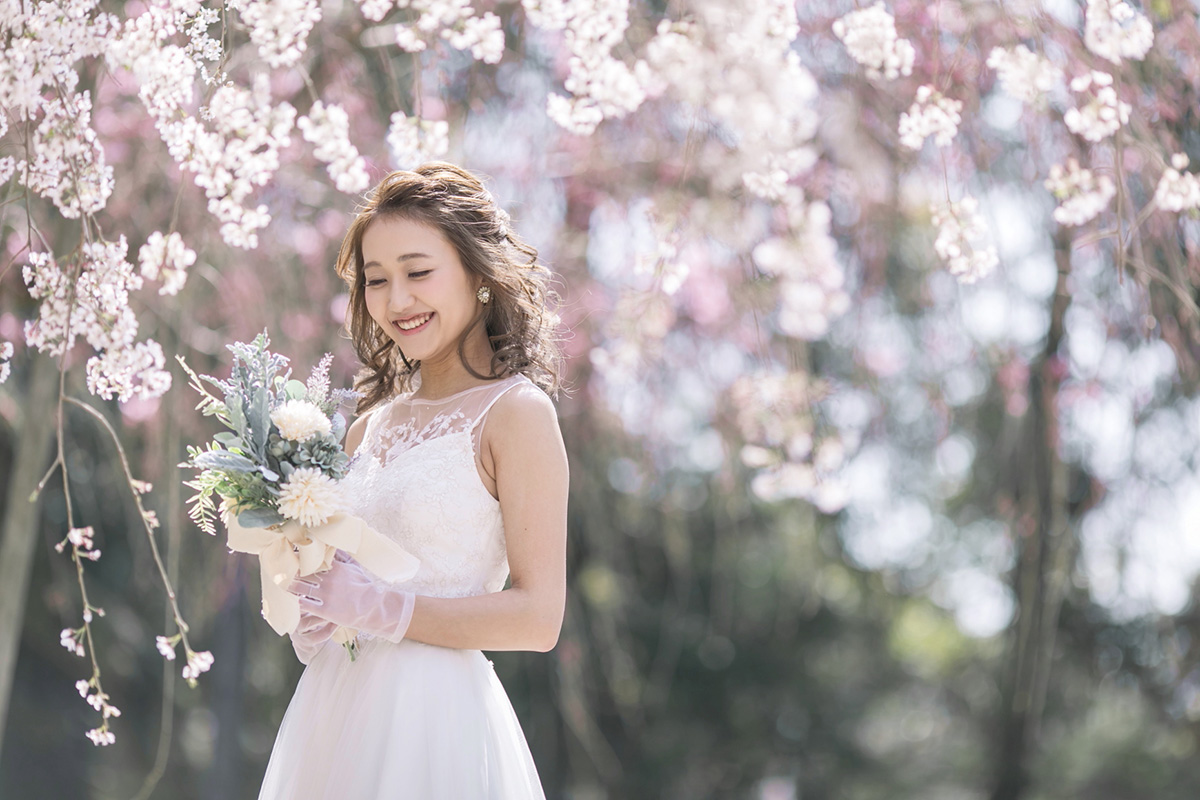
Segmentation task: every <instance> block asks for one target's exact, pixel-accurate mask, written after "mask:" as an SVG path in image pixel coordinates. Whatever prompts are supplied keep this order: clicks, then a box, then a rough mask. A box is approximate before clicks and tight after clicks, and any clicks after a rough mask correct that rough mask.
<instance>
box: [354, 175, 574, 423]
mask: <svg viewBox="0 0 1200 800" xmlns="http://www.w3.org/2000/svg"><path fill="white" fill-rule="evenodd" d="M396 218H399V219H407V220H411V221H413V222H420V223H424V224H426V225H429V226H431V227H433V228H435V229H436V230H438V231H440V232H441V233H442V235H443V236H445V237H446V239H447V240H448V241H449V242H450V244H452V245H453V246H454V249H455V250H456V251H457V252H458V257H459V260H461V261H462V265H463V267H464V268H465V269H466V271H467V274H468V275H473V276H475V277H477V278H478V279H479V280H480V281H481V282H482V283H483V285H485V286H487V287H489V288H490V289H491V301H490V302H488V303H487V304H486V305H481V312H480V314H479V315H478V316H477V317H476V318H475V320H474V322H472V323H471V324H470V325H468V326H467V329H466V330H465V331H463V335H462V337H461V338H460V339H459V341H458V355H459V358H461V359H462V361H463V366H465V367H466V368H467V371H468V372H470V373H471V374H472V375H474V376H475V377H477V378H483V379H487V380H496V379H499V378H506V377H508V376H510V375H515V374H518V373H520V374H523V375H526V376H527V377H529V379H530V380H532V381H533V382H534V383H535V384H537V385H538V386H539V387H541V388H542V389H543V390H544V391H545V392H546V393H547V394H551V395H553V394H554V393H555V392H556V391H557V390H558V386H559V362H560V358H561V355H560V352H559V348H558V341H557V336H556V328H557V323H558V318H557V316H556V315H555V314H554V313H553V312H552V311H551V309H550V308H549V307H548V304H549V303H550V302H551V301H553V300H554V299H555V295H554V293H553V292H552V291H551V289H550V288H549V286H548V282H549V278H550V272H549V270H547V269H546V267H545V266H543V265H542V264H539V263H538V259H537V250H536V249H535V248H533V247H532V246H530V245H529V244H527V243H526V242H524V241H523V240H522V239H521V238H520V237H519V236H517V234H516V233H515V232H514V231H513V229H512V227H511V222H510V220H509V216H508V214H507V213H505V212H504V211H503V210H502V209H500V208H499V207H498V206H497V205H496V204H495V202H494V201H493V200H492V196H491V194H489V193H488V190H487V189H486V188H484V186H483V184H482V183H481V182H480V181H479V179H478V178H476V177H475V176H474V175H472V174H471V173H469V172H467V171H466V170H464V169H462V168H460V167H456V166H454V165H453V164H447V163H445V162H442V161H434V162H430V163H427V164H424V165H422V166H420V167H417V169H415V170H413V171H412V172H408V171H403V170H401V171H396V172H393V173H391V174H390V175H388V176H387V177H386V178H384V179H383V180H382V181H380V182H379V185H378V186H376V187H375V188H374V189H373V190H372V191H371V192H370V194H368V195H367V199H366V202H365V203H364V204H363V205H361V206H360V207H359V208H358V214H357V216H356V217H355V218H354V221H353V222H352V223H350V229H349V230H348V231H347V232H346V237H345V238H344V239H343V240H342V247H341V251H340V252H339V253H338V260H337V273H338V275H339V276H341V278H342V279H343V280H344V281H346V285H347V286H348V287H349V288H350V305H349V308H348V309H347V312H346V330H347V331H348V332H349V334H350V338H351V340H352V341H353V342H354V350H355V352H356V353H357V355H358V357H359V359H360V360H361V361H362V363H363V366H364V369H363V371H362V372H360V373H359V375H358V376H357V377H356V378H355V381H354V388H355V389H357V390H358V391H360V392H362V397H361V398H360V399H359V401H358V408H357V412H358V413H360V414H361V413H362V412H364V411H367V410H368V409H370V408H373V407H374V406H375V405H377V404H378V403H380V402H382V401H383V400H386V399H387V398H388V397H390V396H391V395H393V394H395V393H397V392H405V391H409V390H411V389H412V388H413V386H412V382H413V376H414V375H415V374H416V371H417V369H418V368H419V367H420V366H421V363H420V361H410V360H409V359H408V358H406V357H405V356H404V353H403V352H401V350H400V348H399V347H398V346H397V344H396V343H395V342H394V341H392V339H391V337H389V336H388V335H387V333H385V332H384V330H383V329H382V328H380V326H379V325H378V324H377V323H376V322H375V320H374V319H372V318H371V315H370V313H369V312H368V311H367V301H366V294H365V288H366V280H365V278H364V276H363V254H362V238H363V234H364V233H365V232H366V230H367V227H368V226H370V224H371V223H372V222H374V221H375V220H376V219H396ZM480 324H482V325H484V326H485V330H486V331H487V336H488V341H489V342H490V343H491V347H492V361H491V365H490V372H491V374H489V375H481V374H480V373H478V372H476V371H475V369H474V368H473V367H472V366H471V365H470V364H468V363H467V360H466V357H465V355H464V352H463V349H464V347H465V345H466V341H467V336H468V335H469V334H470V333H471V331H473V330H474V329H475V327H476V326H477V325H480Z"/></svg>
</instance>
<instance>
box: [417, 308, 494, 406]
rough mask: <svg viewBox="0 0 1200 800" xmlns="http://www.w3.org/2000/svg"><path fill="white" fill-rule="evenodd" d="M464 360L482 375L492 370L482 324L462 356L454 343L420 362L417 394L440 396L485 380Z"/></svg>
mask: <svg viewBox="0 0 1200 800" xmlns="http://www.w3.org/2000/svg"><path fill="white" fill-rule="evenodd" d="M464 360H465V361H466V362H467V364H470V365H471V368H472V369H473V370H475V372H477V373H479V374H480V375H490V374H491V372H492V348H491V344H490V343H489V342H488V339H487V334H486V333H485V332H484V331H483V328H482V326H480V327H478V328H476V329H475V330H474V331H472V332H471V335H470V336H468V337H467V341H466V342H465V343H464V345H463V354H462V356H460V355H459V354H458V347H457V346H455V347H452V348H450V350H449V352H447V353H444V354H442V355H440V356H438V357H437V358H433V359H428V360H425V361H422V362H421V387H420V388H419V389H418V390H417V391H416V396H418V397H420V398H421V399H423V400H437V399H439V398H442V397H448V396H450V395H452V394H455V393H456V392H461V391H462V390H464V389H470V388H471V387H472V386H478V385H479V384H480V383H482V381H481V380H480V379H479V378H477V377H475V376H474V375H472V374H471V373H470V372H469V371H468V370H467V367H466V364H464V363H463V361H464Z"/></svg>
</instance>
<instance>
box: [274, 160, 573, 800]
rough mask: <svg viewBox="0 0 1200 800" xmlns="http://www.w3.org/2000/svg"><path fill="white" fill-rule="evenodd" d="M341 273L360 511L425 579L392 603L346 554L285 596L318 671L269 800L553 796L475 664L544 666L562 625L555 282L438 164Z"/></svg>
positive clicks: (345, 247)
mask: <svg viewBox="0 0 1200 800" xmlns="http://www.w3.org/2000/svg"><path fill="white" fill-rule="evenodd" d="M337 269H338V274H339V275H341V277H342V278H344V279H345V280H346V282H347V284H348V285H349V287H350V306H349V311H348V319H347V328H348V329H349V331H350V333H351V336H352V338H353V341H354V346H355V349H356V351H357V353H358V356H359V358H360V359H361V360H362V362H363V364H364V365H365V369H364V371H363V373H362V374H360V376H359V378H358V380H357V381H356V388H357V389H358V390H359V391H361V392H362V393H363V394H362V398H361V399H360V401H359V404H358V411H359V412H360V414H361V415H360V416H359V417H358V419H357V420H356V421H355V422H354V424H353V425H352V426H351V427H350V430H349V432H348V433H347V435H346V450H347V452H348V453H350V454H351V456H352V461H351V466H350V470H349V473H348V474H347V476H346V478H345V479H344V481H343V482H342V486H343V487H344V489H345V494H346V498H347V502H348V503H349V509H348V510H349V511H350V512H351V513H354V514H355V515H357V516H359V517H361V518H363V519H364V520H366V521H367V522H368V523H369V524H370V525H371V526H372V527H374V528H375V529H376V530H378V531H380V532H381V533H383V534H384V535H386V536H389V537H391V538H392V539H394V540H395V541H396V542H397V543H398V544H400V545H401V546H402V547H403V548H404V549H405V550H407V551H409V552H410V553H412V554H414V555H415V556H416V557H417V558H419V559H420V561H421V567H420V570H419V571H418V572H417V574H416V575H415V576H414V577H413V578H412V579H410V580H408V581H406V582H403V583H398V584H388V583H385V582H383V581H382V580H379V579H378V578H376V577H375V576H373V575H372V574H370V573H368V572H366V571H365V570H364V569H363V568H362V567H360V566H359V565H358V563H357V562H355V561H354V560H353V559H350V558H348V557H344V555H343V554H340V553H339V556H338V558H337V560H335V562H334V564H333V566H332V568H331V569H329V570H328V571H325V572H322V573H319V574H317V575H312V576H309V577H307V578H303V579H298V580H295V581H293V582H292V583H291V584H290V585H289V586H288V587H287V588H288V591H290V592H292V593H294V594H297V595H299V597H300V606H301V622H300V625H299V626H298V627H297V629H296V631H295V632H294V633H293V634H292V644H293V646H294V648H295V650H296V654H297V656H298V657H299V658H300V660H301V661H302V662H304V663H305V664H307V665H308V666H307V669H306V670H305V671H304V674H303V676H302V677H301V679H300V683H299V685H298V686H297V687H296V694H295V695H294V696H293V697H292V701H291V703H290V704H289V706H288V709H287V713H286V715H285V716H284V718H283V723H282V724H281V726H280V729H279V734H278V737H277V738H276V740H275V747H274V749H273V750H272V752H271V760H270V763H269V764H268V766H267V772H266V777H265V778H264V780H263V785H262V789H261V792H260V794H259V798H260V800H268V799H269V800H276V799H277V800H284V799H285V798H286V800H308V798H330V799H332V798H337V799H338V800H384V799H385V798H386V799H387V800H405V799H407V798H411V800H484V799H485V798H486V799H487V800H526V799H527V798H543V797H544V795H543V792H542V788H541V784H540V782H539V780H538V775H537V769H536V768H535V766H534V763H533V759H532V757H531V756H530V753H529V747H528V745H527V744H526V743H525V737H524V735H523V734H522V732H521V727H520V724H519V723H518V721H517V718H516V716H515V714H514V713H513V709H512V705H511V704H510V703H509V700H508V696H507V695H506V694H505V692H504V688H503V687H502V686H501V685H500V682H499V680H498V679H497V677H496V674H495V672H494V671H493V670H492V665H491V662H490V661H488V660H487V659H486V658H485V657H484V656H483V654H482V653H481V652H480V651H481V650H537V651H541V652H545V651H548V650H550V649H551V648H553V647H554V645H555V643H556V642H557V640H558V635H559V630H560V628H561V626H562V619H563V611H564V606H565V601H566V506H567V458H566V453H565V451H564V448H563V442H562V436H561V434H560V432H559V427H558V420H557V416H556V414H555V410H554V406H553V405H552V403H551V401H550V398H549V396H548V393H552V392H554V391H555V390H556V388H557V383H558V373H557V369H558V353H557V347H556V344H555V341H554V338H553V336H554V329H555V324H556V318H555V317H554V315H553V314H552V313H551V312H550V310H549V309H548V308H547V307H546V297H547V289H546V278H547V271H546V270H545V268H544V267H542V266H541V265H540V264H538V263H537V252H536V251H535V250H534V249H533V248H532V247H530V246H529V245H527V244H525V243H524V242H523V241H522V240H521V239H520V238H519V237H518V236H517V235H516V234H515V233H514V232H513V231H512V230H511V228H510V227H509V222H508V216H507V215H506V214H505V213H504V212H503V211H502V210H501V209H499V208H498V207H497V206H496V205H495V204H494V202H493V201H492V198H491V196H490V195H489V194H488V192H487V190H486V189H485V188H484V187H483V185H482V184H481V183H480V182H479V180H478V179H476V178H475V177H474V176H473V175H471V174H470V173H469V172H466V171H465V170H462V169H460V168H458V167H455V166H453V165H451V164H445V163H432V164H426V165H425V166H422V167H420V168H419V169H417V170H416V171H414V172H394V173H392V174H391V175H389V176H387V177H386V178H385V179H384V180H383V181H382V182H381V183H380V184H379V185H378V186H377V187H376V188H375V189H374V191H373V192H372V193H371V195H370V196H369V198H368V200H367V202H366V203H365V204H364V206H363V207H362V208H361V209H360V211H359V213H358V215H357V217H356V218H355V220H354V221H353V223H352V224H351V225H350V229H349V231H348V233H347V234H346V237H345V240H344V241H343V243H342V248H341V253H340V254H339V256H338V265H337ZM510 576H511V581H509V585H508V588H505V584H506V581H508V579H509V578H510ZM339 626H345V627H348V628H354V629H356V630H358V632H359V633H358V640H357V656H356V658H355V659H354V660H353V661H352V660H351V659H350V657H349V656H348V654H347V652H346V650H344V649H343V648H342V647H341V646H340V645H338V644H336V643H334V642H332V641H331V640H330V637H331V636H332V635H333V633H334V631H335V630H336V629H337V628H338V627H339Z"/></svg>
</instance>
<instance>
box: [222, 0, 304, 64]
mask: <svg viewBox="0 0 1200 800" xmlns="http://www.w3.org/2000/svg"><path fill="white" fill-rule="evenodd" d="M238 11H239V13H240V14H241V16H242V20H243V21H244V22H245V23H246V25H248V26H249V27H250V41H251V42H253V43H254V44H255V45H256V46H257V47H258V54H259V55H260V56H262V59H263V61H266V62H267V64H269V65H270V66H272V67H290V66H292V65H294V64H295V63H296V62H297V61H299V60H300V56H302V55H304V50H305V49H306V47H307V41H308V34H309V33H310V32H311V31H312V29H313V26H314V25H316V24H317V23H318V22H320V21H321V5H320V3H318V2H317V0H241V2H240V3H239V4H238Z"/></svg>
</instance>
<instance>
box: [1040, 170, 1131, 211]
mask: <svg viewBox="0 0 1200 800" xmlns="http://www.w3.org/2000/svg"><path fill="white" fill-rule="evenodd" d="M1045 186H1046V188H1047V189H1049V190H1050V191H1051V192H1053V193H1054V196H1055V197H1057V198H1058V200H1059V202H1060V205H1059V206H1058V208H1056V209H1054V219H1055V221H1057V222H1060V223H1062V224H1063V225H1082V224H1084V223H1085V222H1088V221H1089V220H1091V219H1094V218H1095V217H1096V215H1098V214H1099V213H1100V212H1101V211H1103V210H1104V209H1105V208H1107V207H1108V203H1109V201H1111V200H1112V198H1113V195H1115V194H1116V193H1117V187H1116V186H1115V185H1114V184H1113V182H1112V179H1111V178H1109V177H1108V176H1107V175H1101V176H1100V177H1099V178H1096V177H1095V176H1093V175H1092V171H1091V170H1087V169H1081V168H1080V166H1079V162H1078V161H1076V160H1075V159H1073V158H1071V159H1068V160H1067V165H1066V167H1065V168H1064V167H1063V166H1062V165H1061V164H1055V165H1054V166H1052V167H1051V168H1050V177H1049V178H1047V179H1046V182H1045Z"/></svg>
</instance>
